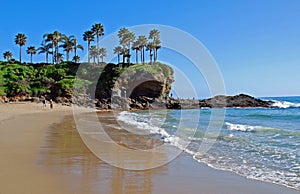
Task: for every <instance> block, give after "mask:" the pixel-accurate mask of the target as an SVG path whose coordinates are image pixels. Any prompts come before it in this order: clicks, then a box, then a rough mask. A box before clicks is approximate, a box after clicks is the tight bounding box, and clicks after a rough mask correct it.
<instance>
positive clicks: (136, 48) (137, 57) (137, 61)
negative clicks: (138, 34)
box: [132, 41, 141, 64]
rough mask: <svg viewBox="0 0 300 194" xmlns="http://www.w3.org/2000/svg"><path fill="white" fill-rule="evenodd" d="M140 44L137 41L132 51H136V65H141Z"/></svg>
mask: <svg viewBox="0 0 300 194" xmlns="http://www.w3.org/2000/svg"><path fill="white" fill-rule="evenodd" d="M140 48H141V47H140V43H139V41H135V42H134V43H133V45H132V50H135V63H136V64H138V63H139V51H140Z"/></svg>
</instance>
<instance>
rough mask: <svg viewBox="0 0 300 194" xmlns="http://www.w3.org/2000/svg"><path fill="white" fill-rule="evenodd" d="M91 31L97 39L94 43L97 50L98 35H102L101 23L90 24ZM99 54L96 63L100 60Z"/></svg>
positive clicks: (98, 46)
mask: <svg viewBox="0 0 300 194" xmlns="http://www.w3.org/2000/svg"><path fill="white" fill-rule="evenodd" d="M92 32H93V33H94V35H95V36H96V40H97V44H96V48H97V49H98V50H99V48H100V45H99V37H100V36H103V35H104V28H103V25H102V24H100V23H99V24H94V25H93V26H92ZM99 58H100V56H99V55H98V57H97V59H98V63H99V61H100V59H99Z"/></svg>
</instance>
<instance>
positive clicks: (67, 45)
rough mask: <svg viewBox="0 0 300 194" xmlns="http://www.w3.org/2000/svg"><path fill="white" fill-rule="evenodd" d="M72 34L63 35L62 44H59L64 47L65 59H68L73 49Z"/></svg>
mask: <svg viewBox="0 0 300 194" xmlns="http://www.w3.org/2000/svg"><path fill="white" fill-rule="evenodd" d="M72 38H73V36H69V37H67V36H64V37H63V40H62V42H63V44H62V45H61V46H60V47H62V48H64V51H65V52H66V60H67V61H69V58H70V52H71V51H72V50H73V42H72Z"/></svg>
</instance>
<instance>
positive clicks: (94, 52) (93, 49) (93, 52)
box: [90, 46, 99, 65]
mask: <svg viewBox="0 0 300 194" xmlns="http://www.w3.org/2000/svg"><path fill="white" fill-rule="evenodd" d="M98 53H99V52H98V49H97V47H96V46H91V48H90V55H91V57H92V58H93V61H94V65H96V58H97V56H98Z"/></svg>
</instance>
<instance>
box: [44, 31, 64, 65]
mask: <svg viewBox="0 0 300 194" xmlns="http://www.w3.org/2000/svg"><path fill="white" fill-rule="evenodd" d="M45 36H46V37H47V38H46V41H47V42H51V44H52V52H53V54H52V55H53V58H52V62H53V63H54V62H55V60H56V63H58V62H59V61H57V59H59V58H60V57H59V56H58V55H59V43H60V42H62V41H63V40H64V39H65V35H63V34H62V33H60V32H58V31H54V32H53V33H52V34H45V35H44V37H45Z"/></svg>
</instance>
